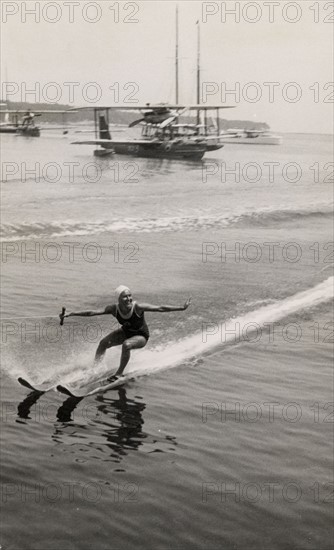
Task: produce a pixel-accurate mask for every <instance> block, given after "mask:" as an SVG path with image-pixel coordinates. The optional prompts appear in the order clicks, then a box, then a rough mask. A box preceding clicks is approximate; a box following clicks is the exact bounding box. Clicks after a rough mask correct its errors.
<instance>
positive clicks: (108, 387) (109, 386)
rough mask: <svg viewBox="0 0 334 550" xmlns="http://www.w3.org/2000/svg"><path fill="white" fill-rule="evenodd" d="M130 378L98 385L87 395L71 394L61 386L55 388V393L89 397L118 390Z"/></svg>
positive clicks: (121, 377)
mask: <svg viewBox="0 0 334 550" xmlns="http://www.w3.org/2000/svg"><path fill="white" fill-rule="evenodd" d="M131 378H132V377H131V376H120V377H119V378H118V379H117V380H115V381H114V382H110V383H109V384H105V385H102V386H101V385H100V386H98V387H97V388H94V389H93V390H91V391H89V392H87V393H80V392H75V393H73V392H72V391H71V390H69V389H68V388H66V386H62V385H61V384H59V385H58V386H57V391H59V392H60V393H64V394H65V395H69V396H70V397H89V396H90V395H95V394H97V393H104V392H106V391H109V390H113V389H114V388H119V387H120V386H123V385H124V384H126V382H128V381H129V380H130V379H131Z"/></svg>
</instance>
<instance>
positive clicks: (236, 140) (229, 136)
mask: <svg viewBox="0 0 334 550" xmlns="http://www.w3.org/2000/svg"><path fill="white" fill-rule="evenodd" d="M220 140H221V142H222V143H228V144H238V145H241V144H242V145H281V143H282V136H279V135H275V134H272V133H271V132H270V131H268V130H246V129H233V128H231V129H229V130H226V132H221V134H220Z"/></svg>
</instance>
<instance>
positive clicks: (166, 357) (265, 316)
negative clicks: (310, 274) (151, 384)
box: [82, 277, 334, 383]
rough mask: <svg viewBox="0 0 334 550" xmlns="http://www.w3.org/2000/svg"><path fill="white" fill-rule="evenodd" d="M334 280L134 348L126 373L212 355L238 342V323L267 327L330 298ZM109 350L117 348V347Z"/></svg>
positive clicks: (103, 370)
mask: <svg viewBox="0 0 334 550" xmlns="http://www.w3.org/2000/svg"><path fill="white" fill-rule="evenodd" d="M333 283H334V277H329V278H328V279H327V280H325V281H323V282H322V283H320V284H318V285H316V286H315V287H313V288H311V289H308V290H305V291H303V292H299V293H297V294H295V295H293V296H290V297H288V298H285V299H284V300H281V301H279V302H276V303H274V304H270V305H267V306H264V307H261V308H259V309H257V310H254V311H251V312H248V313H247V314H245V315H242V316H240V317H237V318H234V319H229V320H227V321H224V322H222V323H221V324H220V325H219V326H217V325H216V324H213V323H209V324H208V323H203V326H202V331H201V332H198V333H196V334H193V335H191V336H189V337H188V338H184V339H182V340H181V341H179V342H176V343H171V344H170V345H168V347H167V348H164V349H158V348H155V349H154V350H146V349H145V350H138V351H136V350H135V351H134V352H132V358H131V361H130V364H129V365H128V367H127V368H126V370H125V373H126V374H132V375H133V376H134V377H139V376H145V375H150V374H154V373H157V372H159V371H163V370H168V369H172V368H175V367H177V366H179V365H183V364H185V363H189V362H190V363H192V362H196V360H198V358H199V357H201V356H204V355H209V354H211V353H213V352H215V351H216V350H218V349H222V348H223V347H224V346H227V345H230V344H231V343H234V342H235V341H236V327H240V330H241V331H242V329H243V328H244V327H248V328H249V329H252V328H253V330H258V328H257V327H262V329H265V326H264V323H274V322H275V321H279V320H280V319H283V318H284V317H288V316H289V315H291V314H294V313H297V312H300V311H302V310H304V309H309V308H312V307H315V306H318V305H319V304H321V303H325V302H328V301H330V300H331V299H332V298H333ZM247 333H248V332H247ZM109 351H112V352H114V349H113V350H109ZM107 353H108V352H107ZM118 357H119V351H118V354H117V358H118ZM115 361H117V362H116V363H115ZM107 365H108V367H107V368H106V366H107ZM111 365H112V366H113V367H115V365H118V359H117V360H116V358H115V359H112V358H111V356H110V354H109V355H108V356H107V359H106V360H105V361H104V362H103V366H102V364H101V367H99V368H98V369H94V371H93V370H92V369H91V370H90V374H89V375H88V377H87V378H86V377H85V380H82V382H83V383H89V382H91V381H92V375H93V376H94V378H95V377H96V378H98V377H99V376H101V375H102V376H104V375H105V374H106V372H110V368H111ZM99 371H100V372H99Z"/></svg>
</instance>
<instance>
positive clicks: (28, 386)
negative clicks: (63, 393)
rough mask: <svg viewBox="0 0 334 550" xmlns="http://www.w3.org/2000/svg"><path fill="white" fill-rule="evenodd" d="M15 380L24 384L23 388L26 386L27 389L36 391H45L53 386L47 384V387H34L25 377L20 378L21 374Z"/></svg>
mask: <svg viewBox="0 0 334 550" xmlns="http://www.w3.org/2000/svg"><path fill="white" fill-rule="evenodd" d="M17 380H18V382H19V383H20V384H21V386H24V387H25V388H28V389H29V390H32V391H34V392H36V393H45V392H47V391H50V390H52V389H53V388H54V386H51V387H50V386H49V387H47V388H43V387H39V388H36V386H33V385H32V384H30V382H28V380H25V378H22V377H21V376H20V377H19V378H18V379H17Z"/></svg>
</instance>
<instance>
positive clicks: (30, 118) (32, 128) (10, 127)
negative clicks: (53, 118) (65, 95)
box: [0, 105, 76, 137]
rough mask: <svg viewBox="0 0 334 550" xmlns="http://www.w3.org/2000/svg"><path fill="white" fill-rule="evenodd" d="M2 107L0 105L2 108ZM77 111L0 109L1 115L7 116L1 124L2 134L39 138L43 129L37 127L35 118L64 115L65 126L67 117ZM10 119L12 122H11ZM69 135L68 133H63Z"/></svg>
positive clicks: (0, 131) (0, 130)
mask: <svg viewBox="0 0 334 550" xmlns="http://www.w3.org/2000/svg"><path fill="white" fill-rule="evenodd" d="M1 106H2V105H0V107H1ZM75 112H76V110H75V109H70V110H67V111H60V110H53V109H48V110H45V111H39V112H38V113H32V112H31V110H30V109H28V110H27V109H26V110H20V109H18V110H14V109H0V114H4V115H5V122H3V123H1V124H0V133H3V134H16V135H18V136H23V137H39V136H40V135H41V127H40V126H36V124H35V117H39V116H42V115H43V114H45V113H47V114H54V115H62V116H63V119H64V124H65V115H67V114H69V113H71V114H73V113H75ZM9 117H10V118H11V122H9ZM63 133H64V134H65V133H67V131H63Z"/></svg>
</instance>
